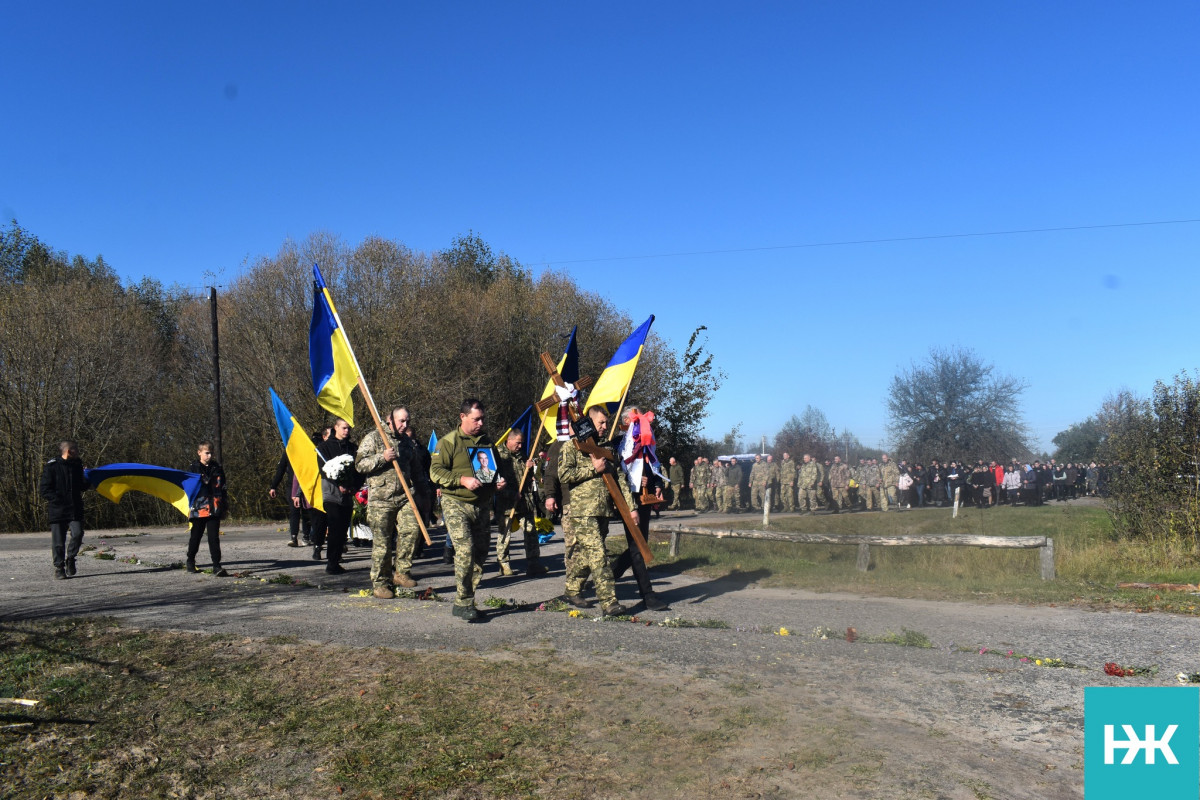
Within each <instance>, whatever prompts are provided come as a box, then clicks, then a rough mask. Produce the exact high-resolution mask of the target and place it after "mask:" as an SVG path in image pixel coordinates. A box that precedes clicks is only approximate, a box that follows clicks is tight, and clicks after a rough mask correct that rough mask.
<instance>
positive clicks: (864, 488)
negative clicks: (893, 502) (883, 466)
mask: <svg viewBox="0 0 1200 800" xmlns="http://www.w3.org/2000/svg"><path fill="white" fill-rule="evenodd" d="M859 472H860V474H861V475H862V477H861V478H860V479H859V484H860V485H859V489H858V493H859V495H861V496H862V498H863V500H864V501H865V502H866V505H867V510H868V511H871V510H872V509H874V508H875V506H876V505H878V504H879V502H880V498H879V485H880V484H881V483H882V482H883V475H881V474H880V472H879V465H878V464H867V465H866V466H864V467H863V468H862V469H861V470H859Z"/></svg>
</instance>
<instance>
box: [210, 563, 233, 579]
mask: <svg viewBox="0 0 1200 800" xmlns="http://www.w3.org/2000/svg"><path fill="white" fill-rule="evenodd" d="M213 577H214V578H228V577H229V573H228V572H226V571H225V568H224V567H222V566H221V565H220V564H213Z"/></svg>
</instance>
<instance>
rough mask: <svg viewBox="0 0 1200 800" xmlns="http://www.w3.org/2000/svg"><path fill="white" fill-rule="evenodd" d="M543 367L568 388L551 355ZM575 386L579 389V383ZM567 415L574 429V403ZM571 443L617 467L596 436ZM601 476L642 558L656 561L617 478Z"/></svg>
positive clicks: (544, 358)
mask: <svg viewBox="0 0 1200 800" xmlns="http://www.w3.org/2000/svg"><path fill="white" fill-rule="evenodd" d="M542 366H543V367H545V368H546V372H548V373H550V380H551V381H553V382H554V385H555V386H566V382H565V381H563V379H562V376H561V375H559V374H558V366H557V365H556V364H555V363H554V361H553V360H552V359H551V358H550V354H549V353H542ZM581 383H582V381H581ZM575 385H576V387H578V386H579V383H577V384H575ZM547 408H549V406H547ZM567 413H568V414H569V415H570V417H571V424H572V427H574V424H575V423H576V422H578V421H579V416H580V415H579V411H577V410H576V409H575V404H574V403H567ZM571 441H572V442H574V443H575V447H576V448H578V449H579V450H580V451H582V452H584V453H587V454H588V455H590V456H596V457H598V458H603V459H605V460H607V461H611V462H613V464H614V466H615V465H616V463H617V456H616V454H615V453H613V451H612V450H609V449H608V448H607V447H601V446H600V445H599V443H597V442H596V439H595V436H588V437H585V438H579V437H578V436H576V437H575V438H573V439H572V440H571ZM600 476H601V477H602V478H603V479H604V485H605V487H606V488H607V489H608V494H609V496H610V497H612V501H613V505H615V506H616V507H617V511H618V512H620V514H621V519H622V520H623V521H624V522H625V527H626V528H628V529H629V535H630V536H632V537H633V543H634V544H635V545H637V549H638V552H640V553H641V554H642V558H643V559H645V561H646V563H647V564H649V563H650V562H651V561H653V560H654V554H653V553H651V552H650V546H649V545H647V544H646V537H645V536H643V535H642V529H641V528H640V527H638V523H637V519H636V518H634V516H633V513H632V512H630V510H629V505H628V504H627V503H626V502H625V495H623V494H622V493H621V487H620V486H618V485H617V479H616V477H615V476H614V475H613V473H611V472H608V471H605V472H602V473H600Z"/></svg>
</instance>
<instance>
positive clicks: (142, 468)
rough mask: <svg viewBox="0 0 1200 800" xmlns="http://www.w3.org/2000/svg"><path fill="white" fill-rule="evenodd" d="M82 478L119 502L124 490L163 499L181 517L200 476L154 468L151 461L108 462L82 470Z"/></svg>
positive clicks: (102, 494)
mask: <svg viewBox="0 0 1200 800" xmlns="http://www.w3.org/2000/svg"><path fill="white" fill-rule="evenodd" d="M83 477H84V479H85V480H87V482H88V485H89V486H91V487H92V488H93V489H95V490H96V492H97V493H99V494H100V496H102V497H107V498H108V499H109V500H112V501H113V502H114V503H120V502H121V498H122V497H124V496H125V493H126V492H128V491H138V492H145V493H146V494H148V495H151V496H152V497H157V498H158V499H159V500H165V501H167V502H168V503H170V504H171V505H173V506H175V507H176V508H177V509H179V513H180V514H183V515H184V516H185V517H186V516H188V512H189V511H190V509H191V503H192V498H193V497H195V496H196V490H197V489H199V488H200V476H199V475H197V474H196V473H194V472H184V471H183V470H181V469H170V468H169V467H156V466H154V465H152V464H109V465H108V466H105V467H93V468H92V469H85V470H84V471H83Z"/></svg>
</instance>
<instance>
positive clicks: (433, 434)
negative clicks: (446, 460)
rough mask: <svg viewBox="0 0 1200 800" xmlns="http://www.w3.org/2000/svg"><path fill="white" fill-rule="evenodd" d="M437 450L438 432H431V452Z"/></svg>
mask: <svg viewBox="0 0 1200 800" xmlns="http://www.w3.org/2000/svg"><path fill="white" fill-rule="evenodd" d="M435 450H437V431H435V430H431V431H429V452H431V453H432V452H433V451H435Z"/></svg>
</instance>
